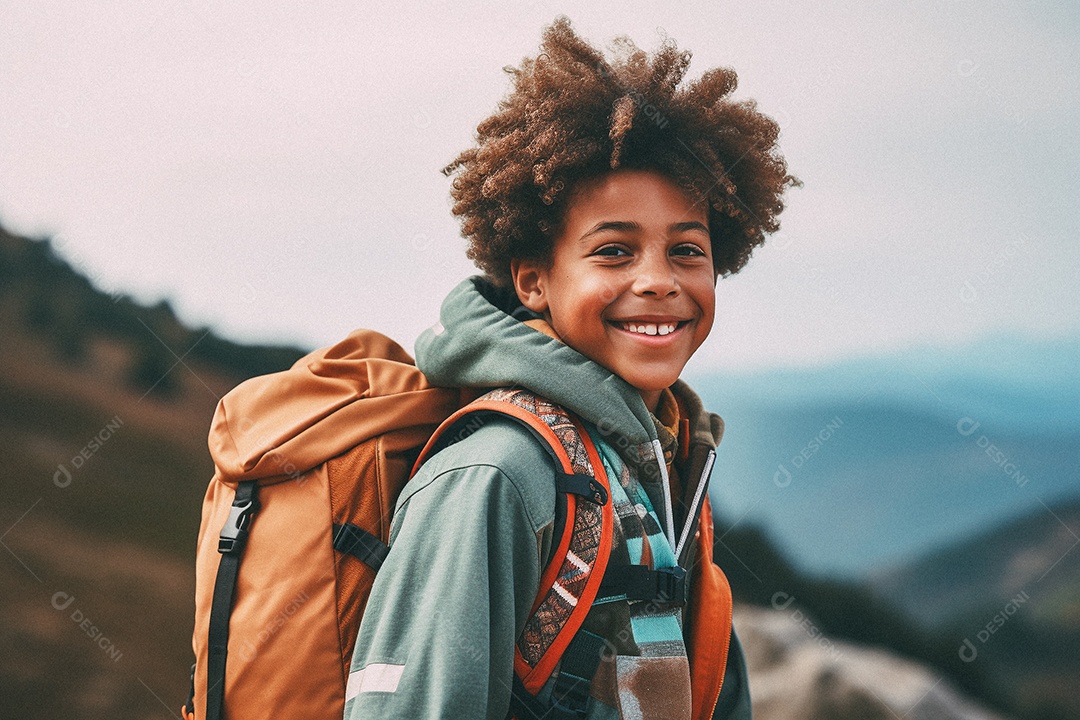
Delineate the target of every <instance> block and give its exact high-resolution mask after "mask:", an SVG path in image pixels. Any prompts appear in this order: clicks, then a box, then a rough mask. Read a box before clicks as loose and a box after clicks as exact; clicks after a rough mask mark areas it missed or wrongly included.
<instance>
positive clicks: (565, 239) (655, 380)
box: [511, 170, 716, 410]
mask: <svg viewBox="0 0 1080 720" xmlns="http://www.w3.org/2000/svg"><path fill="white" fill-rule="evenodd" d="M511 273H512V275H513V277H514V287H515V289H516V290H517V294H518V298H519V299H520V300H521V302H522V303H523V304H524V305H525V307H527V308H529V309H530V310H533V311H534V312H538V313H541V314H543V315H544V317H545V318H546V319H547V321H548V323H550V324H551V326H552V328H553V329H554V330H555V332H556V333H557V334H558V335H559V337H560V338H562V340H563V342H565V343H566V344H567V345H569V346H570V347H572V348H574V349H575V350H577V351H578V352H580V353H581V354H583V355H585V356H586V357H588V358H590V359H591V360H593V361H595V362H597V363H599V364H600V365H603V366H604V367H606V368H607V369H608V370H611V371H612V372H613V373H615V374H616V375H618V376H619V377H621V378H622V379H624V380H626V381H627V382H628V383H630V384H631V385H633V386H634V387H635V388H637V389H638V391H639V392H641V396H642V398H643V399H644V400H645V404H646V405H647V406H648V407H649V409H650V410H655V408H656V404H657V402H658V400H659V398H660V393H661V391H662V390H663V389H664V388H667V387H669V386H671V384H672V383H674V382H675V381H676V380H677V379H678V378H679V375H680V374H681V373H682V370H683V367H684V366H685V365H686V362H687V361H688V360H689V359H690V356H692V355H693V354H694V352H695V351H696V350H697V349H698V347H700V346H701V343H703V342H704V341H705V338H706V337H708V335H709V330H710V329H711V328H712V322H713V312H714V308H715V289H716V273H715V271H714V270H713V261H712V243H711V241H710V237H709V226H708V213H707V208H706V207H705V206H704V205H702V204H699V205H694V204H693V203H692V202H691V201H690V200H689V199H688V198H687V197H686V195H685V194H684V193H683V192H682V190H680V189H679V187H678V186H677V185H675V184H674V183H672V182H671V181H670V180H668V179H667V178H666V177H664V176H663V175H661V174H659V173H656V172H652V171H648V170H615V171H612V172H610V173H607V174H606V175H602V176H600V177H599V178H596V179H594V180H591V181H586V182H585V183H583V184H582V185H581V186H579V187H577V188H576V189H575V192H574V194H573V195H572V196H571V198H570V200H569V202H568V205H567V208H566V212H565V214H564V216H563V221H562V227H561V229H560V232H559V235H558V236H557V237H556V238H555V240H554V243H553V246H552V253H551V257H550V258H548V259H546V260H526V259H518V260H515V261H514V262H513V263H512V264H511Z"/></svg>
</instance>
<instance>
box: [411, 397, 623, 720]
mask: <svg viewBox="0 0 1080 720" xmlns="http://www.w3.org/2000/svg"><path fill="white" fill-rule="evenodd" d="M493 414H494V415H497V416H500V417H509V418H512V419H514V420H516V421H518V422H519V423H521V424H522V425H523V426H524V427H525V428H527V429H528V430H529V431H530V432H531V433H532V434H533V436H534V437H536V438H537V439H538V440H540V444H541V446H543V447H544V448H545V449H546V450H547V451H548V453H549V454H550V455H551V457H552V458H553V460H554V464H555V468H556V489H557V490H558V500H557V502H558V505H557V512H556V528H555V529H556V534H555V536H554V537H555V538H556V539H557V542H558V546H557V547H556V548H555V549H554V551H553V553H552V556H551V560H550V561H549V563H548V565H547V567H546V568H545V570H544V571H543V573H542V574H541V577H540V589H539V592H538V594H537V597H536V600H535V602H534V603H533V607H532V612H531V613H530V615H529V618H528V620H526V623H525V628H524V630H523V631H522V633H521V636H520V637H519V638H518V641H517V645H516V647H515V650H514V674H515V676H516V681H515V687H516V688H519V689H520V690H522V691H524V692H525V693H526V694H527V696H528V697H521V698H519V699H520V700H521V701H523V702H525V703H528V701H529V700H530V699H531V700H532V701H533V703H529V704H530V705H535V703H536V702H537V701H536V698H535V695H536V693H538V692H539V691H540V689H541V688H542V687H543V686H544V684H545V683H546V682H547V681H548V679H549V678H550V677H551V674H552V673H553V672H554V670H555V668H556V666H557V665H558V664H559V661H560V660H561V659H563V658H564V656H566V657H567V659H569V657H570V655H571V654H573V655H577V654H580V655H582V657H587V656H589V655H595V656H596V658H597V663H596V664H598V663H599V653H593V652H592V649H591V646H590V648H588V649H586V650H585V651H584V652H582V653H571V652H570V650H569V649H570V648H571V645H572V644H575V645H576V644H577V643H575V642H574V641H575V638H576V636H578V635H579V633H578V630H579V629H580V628H581V625H582V623H583V622H584V621H585V616H586V615H587V614H588V612H589V609H590V608H591V607H592V604H593V601H594V600H595V599H596V597H597V594H598V593H599V591H600V583H601V580H602V579H603V577H604V570H605V569H606V568H607V563H608V557H609V556H610V554H611V544H612V533H613V529H614V525H615V519H614V511H613V508H612V503H611V502H610V495H611V493H610V486H609V484H608V478H607V475H606V473H605V472H604V467H603V463H602V462H601V461H600V456H599V453H598V452H597V450H596V446H595V444H594V443H593V442H592V440H591V439H590V438H589V435H588V433H587V432H586V431H585V429H584V427H583V426H582V425H581V422H580V421H579V420H578V419H577V418H574V417H572V416H571V415H570V414H569V413H568V412H567V411H566V410H564V409H563V408H561V407H559V406H558V405H555V404H553V403H551V402H548V401H547V400H545V399H543V398H541V397H539V396H538V395H536V394H535V393H533V392H531V391H529V390H524V389H521V388H508V389H499V390H494V391H492V392H489V393H487V394H486V395H483V396H481V397H480V398H478V399H477V400H475V401H473V402H472V403H470V404H469V405H466V406H465V407H464V408H462V409H461V410H459V411H458V412H457V413H455V414H454V415H452V416H450V418H448V419H447V420H446V422H444V423H443V424H442V425H441V426H440V427H439V429H438V430H436V431H435V434H434V435H433V436H432V438H431V440H430V441H429V442H428V445H427V446H426V447H425V448H424V450H423V451H422V452H421V453H420V457H419V458H418V459H417V463H416V466H415V467H414V469H413V472H414V473H415V472H416V470H417V469H419V467H420V464H421V463H423V462H424V460H425V459H427V458H428V457H430V456H431V455H432V454H434V453H435V452H437V451H438V450H440V449H442V448H444V447H446V446H448V445H451V444H453V443H455V442H458V441H460V440H463V439H464V438H466V437H468V436H469V435H471V434H472V433H473V432H475V431H476V430H478V429H479V428H481V427H483V425H484V423H485V420H484V418H485V417H490V416H492V415H493ZM560 516H561V517H562V522H560V520H559V518H560ZM580 642H584V641H580ZM601 642H602V641H601ZM568 653H569V654H568ZM595 671H596V666H595V664H594V665H593V667H592V669H591V670H588V669H587V668H583V669H582V670H581V671H580V672H583V673H586V674H588V675H589V678H584V681H585V682H584V695H583V696H582V698H580V699H581V700H582V701H584V699H586V698H587V695H588V680H589V679H591V676H592V673H594V672H595ZM573 674H574V673H572V672H568V674H567V682H570V681H571V680H572V679H573V678H571V677H570V675H573ZM579 691H580V688H578V689H577V690H576V691H571V690H570V689H569V686H568V687H567V688H565V689H564V690H563V693H564V694H567V695H569V694H572V692H577V694H580V692H579ZM520 694H521V693H520V692H514V693H512V696H519V695H520ZM553 700H554V702H555V703H556V706H557V705H559V704H560V700H559V697H555V698H553ZM518 705H520V703H518ZM569 705H576V703H575V702H574V701H573V700H570V701H569ZM521 708H522V712H521V714H520V716H519V717H529V716H530V712H529V711H526V710H525V706H521ZM582 708H583V702H582ZM556 709H557V707H552V708H545V709H544V713H546V712H547V711H548V710H556ZM567 709H569V708H567ZM533 710H535V711H536V712H539V710H540V708H539V707H533ZM572 712H575V713H576V712H578V710H577V709H576V708H575V709H574V710H573V711H572ZM544 713H541V714H544ZM515 714H517V711H516V710H515ZM531 714H535V712H532V713H531ZM547 717H552V716H551V715H547Z"/></svg>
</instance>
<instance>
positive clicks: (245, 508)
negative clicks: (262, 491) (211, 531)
mask: <svg viewBox="0 0 1080 720" xmlns="http://www.w3.org/2000/svg"><path fill="white" fill-rule="evenodd" d="M258 511H259V503H258V501H257V500H256V499H255V498H249V499H247V500H233V504H232V507H231V508H229V519H228V520H226V521H225V524H224V525H222V526H221V534H219V535H218V552H219V553H221V554H222V555H231V554H232V553H238V552H240V550H241V549H242V548H243V547H244V542H245V541H247V536H248V531H249V530H250V529H251V521H252V518H254V517H255V513H257V512H258Z"/></svg>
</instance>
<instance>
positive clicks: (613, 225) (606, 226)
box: [579, 220, 709, 240]
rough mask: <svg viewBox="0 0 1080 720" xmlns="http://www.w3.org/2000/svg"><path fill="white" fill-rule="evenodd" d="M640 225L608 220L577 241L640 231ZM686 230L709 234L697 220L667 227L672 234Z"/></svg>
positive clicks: (706, 228)
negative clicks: (701, 231)
mask: <svg viewBox="0 0 1080 720" xmlns="http://www.w3.org/2000/svg"><path fill="white" fill-rule="evenodd" d="M640 229H641V224H640V223H636V222H634V221H632V220H608V221H600V222H598V223H596V224H595V225H593V226H592V227H591V228H590V229H589V231H588V232H586V233H585V234H584V235H582V236H581V237H580V238H579V240H584V239H586V238H587V237H589V236H590V235H595V234H596V233H598V232H604V231H605V230H614V231H616V232H620V231H621V232H630V231H635V230H640ZM688 230H703V231H705V232H706V233H708V232H709V228H708V227H706V226H705V224H704V223H702V222H699V221H697V220H688V221H686V222H677V223H672V224H671V225H669V226H668V231H669V232H672V233H681V232H687V231H688Z"/></svg>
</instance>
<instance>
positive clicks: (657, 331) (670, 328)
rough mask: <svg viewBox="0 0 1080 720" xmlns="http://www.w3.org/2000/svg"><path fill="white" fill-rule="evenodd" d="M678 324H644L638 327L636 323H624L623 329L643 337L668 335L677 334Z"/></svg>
mask: <svg viewBox="0 0 1080 720" xmlns="http://www.w3.org/2000/svg"><path fill="white" fill-rule="evenodd" d="M677 326H678V325H677V323H667V324H662V325H660V324H644V325H636V324H634V323H623V328H624V329H626V330H629V331H630V332H632V333H639V334H641V335H667V334H669V333H673V332H675V328H676V327H677Z"/></svg>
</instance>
